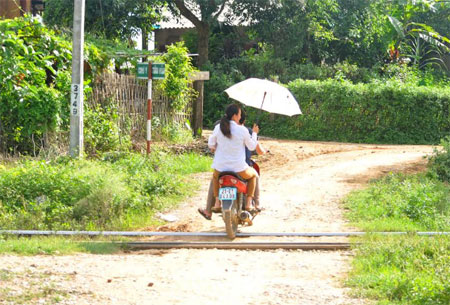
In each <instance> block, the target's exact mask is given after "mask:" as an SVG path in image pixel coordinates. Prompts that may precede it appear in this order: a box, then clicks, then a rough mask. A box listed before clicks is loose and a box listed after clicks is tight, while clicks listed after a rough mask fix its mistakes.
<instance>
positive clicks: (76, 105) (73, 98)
mask: <svg viewBox="0 0 450 305" xmlns="http://www.w3.org/2000/svg"><path fill="white" fill-rule="evenodd" d="M80 88H81V86H80V84H72V88H71V94H70V113H71V114H72V115H73V116H79V115H80V102H81V94H80V91H81V90H80Z"/></svg>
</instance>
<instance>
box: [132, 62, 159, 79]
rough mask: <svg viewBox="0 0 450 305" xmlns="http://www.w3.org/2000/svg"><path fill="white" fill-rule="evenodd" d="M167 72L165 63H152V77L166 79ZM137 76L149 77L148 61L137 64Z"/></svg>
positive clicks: (140, 77) (141, 77)
mask: <svg viewBox="0 0 450 305" xmlns="http://www.w3.org/2000/svg"><path fill="white" fill-rule="evenodd" d="M165 74H166V65H165V64H160V63H153V64H152V79H164V76H165ZM136 77H137V78H139V79H148V62H140V63H138V64H137V69H136Z"/></svg>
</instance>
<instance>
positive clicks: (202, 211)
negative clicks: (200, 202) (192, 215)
mask: <svg viewBox="0 0 450 305" xmlns="http://www.w3.org/2000/svg"><path fill="white" fill-rule="evenodd" d="M198 212H199V213H200V215H202V216H203V217H204V218H205V219H206V220H211V216H212V215H207V214H206V212H205V210H203V209H202V208H198Z"/></svg>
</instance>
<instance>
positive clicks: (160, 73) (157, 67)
mask: <svg viewBox="0 0 450 305" xmlns="http://www.w3.org/2000/svg"><path fill="white" fill-rule="evenodd" d="M165 73H166V66H165V65H164V64H160V63H153V64H152V79H164V74H165Z"/></svg>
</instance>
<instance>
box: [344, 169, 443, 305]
mask: <svg viewBox="0 0 450 305" xmlns="http://www.w3.org/2000/svg"><path fill="white" fill-rule="evenodd" d="M449 194H450V187H449V185H448V184H445V183H442V182H440V181H438V180H437V179H435V178H433V177H432V176H431V175H426V174H418V175H414V176H404V175H401V174H396V175H389V176H388V177H385V178H383V179H381V180H378V181H376V182H373V183H372V184H371V185H370V186H369V187H368V188H367V189H365V190H361V191H356V192H353V193H352V194H350V195H349V196H348V197H347V198H346V200H345V205H346V207H347V208H348V213H347V217H348V218H349V219H350V220H351V221H352V222H353V225H356V226H358V227H360V228H363V229H364V230H366V231H418V230H421V231H435V230H436V231H450V219H449V218H450V217H449V216H450V200H449V199H450V196H449ZM359 242H360V245H359V246H356V247H355V249H354V250H355V253H356V256H355V258H354V260H353V268H352V271H351V273H350V275H349V279H348V281H347V284H348V285H349V286H350V287H353V288H354V290H353V291H354V293H355V294H356V295H357V296H362V297H366V298H370V299H372V300H375V301H376V302H377V304H383V305H387V304H389V305H391V304H402V305H403V304H417V305H419V304H420V305H428V304H429V305H440V304H442V305H443V304H450V236H433V237H425V236H422V237H421V236H415V235H414V234H411V235H403V236H379V235H368V236H366V237H363V238H362V240H359Z"/></svg>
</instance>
